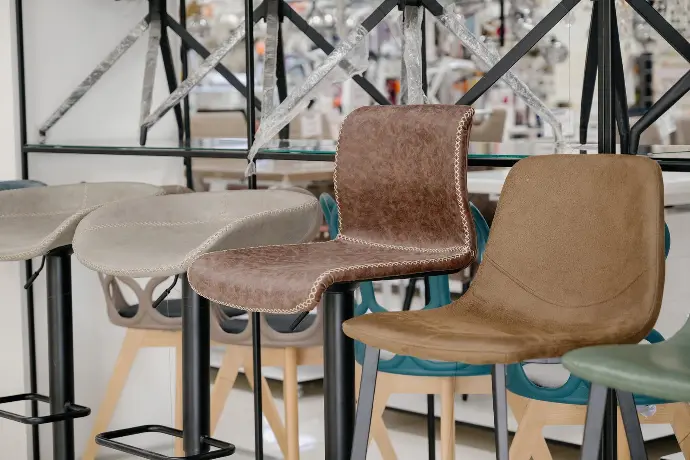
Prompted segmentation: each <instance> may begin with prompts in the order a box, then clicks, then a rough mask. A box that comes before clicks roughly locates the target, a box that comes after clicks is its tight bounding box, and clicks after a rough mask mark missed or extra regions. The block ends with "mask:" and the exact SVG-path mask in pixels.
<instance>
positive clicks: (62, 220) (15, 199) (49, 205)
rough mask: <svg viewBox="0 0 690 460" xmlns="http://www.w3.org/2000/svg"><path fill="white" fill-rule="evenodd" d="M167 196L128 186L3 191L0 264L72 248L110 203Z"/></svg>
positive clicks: (136, 185) (149, 188) (159, 191)
mask: <svg viewBox="0 0 690 460" xmlns="http://www.w3.org/2000/svg"><path fill="white" fill-rule="evenodd" d="M163 193H165V192H164V191H163V189H161V188H160V187H156V186H153V185H148V184H140V183H127V182H110V183H108V182H106V183H92V184H87V183H81V184H73V185H59V186H52V187H29V188H23V189H16V190H5V191H0V235H1V238H0V260H27V259H31V258H32V257H37V256H41V255H44V254H46V253H47V252H49V251H50V250H51V249H55V248H58V247H60V246H66V245H69V244H71V243H72V238H73V236H74V231H75V229H76V227H77V224H78V223H79V222H80V221H81V220H82V219H83V218H84V216H86V215H87V214H89V213H90V212H92V211H93V210H94V209H96V208H98V207H100V206H103V205H105V204H106V203H111V202H115V201H120V200H125V201H126V200H127V199H131V198H140V197H147V196H152V195H161V194H163Z"/></svg>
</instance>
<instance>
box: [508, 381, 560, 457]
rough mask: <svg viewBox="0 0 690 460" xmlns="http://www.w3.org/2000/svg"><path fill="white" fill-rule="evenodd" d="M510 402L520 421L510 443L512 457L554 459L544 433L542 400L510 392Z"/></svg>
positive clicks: (516, 417) (514, 413)
mask: <svg viewBox="0 0 690 460" xmlns="http://www.w3.org/2000/svg"><path fill="white" fill-rule="evenodd" d="M508 404H509V405H510V409H511V411H512V412H513V415H514V416H515V419H516V420H517V422H518V429H517V432H516V433H515V437H514V438H513V442H512V443H511V444H510V459H511V460H529V459H534V460H553V457H552V456H551V451H550V450H549V446H548V445H547V444H546V440H545V439H544V435H543V433H542V430H543V429H544V421H543V418H542V412H543V407H541V408H540V407H539V406H540V402H539V401H533V400H530V399H528V398H523V397H522V396H517V395H515V394H512V393H508ZM566 410H567V409H566Z"/></svg>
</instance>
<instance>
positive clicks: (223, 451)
mask: <svg viewBox="0 0 690 460" xmlns="http://www.w3.org/2000/svg"><path fill="white" fill-rule="evenodd" d="M143 433H162V434H167V435H170V436H174V437H176V438H182V437H183V432H182V431H181V430H176V429H175V428H169V427H167V426H162V425H142V426H136V427H133V428H124V429H122V430H115V431H108V432H105V433H101V434H99V435H98V436H96V444H98V445H99V446H105V447H109V448H111V449H114V450H118V451H120V452H124V453H126V454H129V455H134V456H135V457H139V458H146V459H148V460H174V459H179V460H211V459H214V458H223V457H229V456H230V455H232V454H234V453H235V446H233V445H232V444H230V443H227V442H224V441H219V440H217V439H213V438H209V437H206V436H204V437H202V438H201V443H202V444H204V445H206V446H208V447H215V448H216V450H214V451H209V452H204V453H201V454H196V455H191V456H189V457H169V456H167V455H163V454H159V453H157V452H151V451H150V450H146V449H142V448H141V447H134V446H130V445H129V444H125V443H123V442H120V441H116V439H119V438H124V437H127V436H134V435H137V434H143Z"/></svg>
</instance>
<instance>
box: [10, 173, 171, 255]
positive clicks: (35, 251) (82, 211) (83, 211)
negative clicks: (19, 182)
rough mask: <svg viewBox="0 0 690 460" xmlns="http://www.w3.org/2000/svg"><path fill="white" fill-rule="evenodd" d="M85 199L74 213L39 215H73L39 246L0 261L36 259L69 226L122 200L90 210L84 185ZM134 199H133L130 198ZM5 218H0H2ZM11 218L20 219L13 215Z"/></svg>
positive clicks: (163, 191)
mask: <svg viewBox="0 0 690 460" xmlns="http://www.w3.org/2000/svg"><path fill="white" fill-rule="evenodd" d="M83 185H84V198H83V199H82V204H81V205H80V206H79V208H77V209H75V210H73V211H63V212H58V213H49V214H43V213H37V214H36V215H35V216H36V217H38V216H45V215H60V214H68V213H72V214H71V215H70V216H69V217H68V218H67V219H65V220H64V221H62V223H61V224H60V225H59V226H58V227H57V228H56V229H55V230H53V231H52V232H50V233H49V234H48V235H47V236H46V237H45V238H43V239H42V240H41V241H40V242H39V243H38V244H36V245H34V246H32V247H31V248H30V249H29V250H26V251H24V252H21V253H18V254H12V255H11V256H9V257H8V256H0V260H22V259H23V260H28V259H30V258H32V257H35V256H37V255H40V254H42V253H44V252H47V251H48V248H49V246H50V245H51V243H52V242H54V241H55V240H56V239H57V238H58V237H59V236H60V234H61V233H62V232H64V231H65V229H67V228H68V227H69V226H71V225H72V224H73V223H74V222H75V221H80V220H81V219H83V218H84V216H86V215H87V214H89V213H90V212H92V211H93V210H95V209H98V208H100V207H101V206H105V205H107V204H111V203H116V202H118V201H122V200H112V201H106V202H104V203H99V204H96V205H94V206H91V207H89V208H84V207H83V205H84V204H85V203H86V186H87V185H88V184H86V183H84V184H83ZM155 195H156V196H157V195H165V190H163V189H160V188H159V190H158V191H157V192H156V193H155ZM128 199H132V198H128ZM1 217H3V216H0V218H1ZM11 217H19V216H15V215H12V216H11ZM21 217H34V215H31V214H27V215H25V216H21Z"/></svg>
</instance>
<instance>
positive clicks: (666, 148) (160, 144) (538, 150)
mask: <svg viewBox="0 0 690 460" xmlns="http://www.w3.org/2000/svg"><path fill="white" fill-rule="evenodd" d="M85 148H92V149H99V150H102V151H104V153H111V152H112V153H113V154H117V153H118V150H127V149H133V148H135V149H137V150H138V151H141V152H146V151H152V152H155V151H157V150H171V151H183V150H187V149H185V148H183V147H179V144H177V142H176V141H160V140H151V141H150V142H149V143H148V145H146V146H144V147H141V146H139V145H138V143H137V142H136V140H134V139H132V140H109V141H103V142H101V141H99V142H92V141H91V140H89V141H78V140H75V141H70V142H64V143H59V144H30V145H28V146H27V150H28V151H41V150H46V149H59V150H61V151H66V152H67V151H69V150H70V149H75V150H77V151H82V150H83V149H85ZM335 148H336V141H334V140H315V139H288V140H273V141H271V142H269V143H268V145H267V146H266V147H264V148H263V149H261V152H262V153H271V154H274V155H273V156H275V154H281V153H285V154H291V155H294V154H300V153H304V154H317V155H318V154H323V155H324V160H329V159H330V156H332V155H333V154H335ZM189 149H191V150H194V151H195V152H199V153H200V155H199V156H203V152H204V151H208V152H209V153H212V152H213V151H215V150H222V151H230V152H237V153H239V154H242V153H245V152H246V150H247V140H246V139H241V138H227V139H225V138H197V139H192V142H191V145H190V148H189ZM581 151H586V152H587V153H596V151H597V145H596V144H584V145H577V144H572V145H566V146H565V147H562V146H561V147H558V148H557V147H556V145H555V144H554V143H553V142H551V141H514V142H470V145H469V157H470V159H472V158H487V157H495V158H504V159H510V158H523V157H527V156H532V155H549V154H553V153H566V154H573V153H580V152H581ZM144 154H145V153H144ZM640 154H642V155H648V156H650V157H652V158H655V159H671V160H678V159H688V160H690V145H653V146H640Z"/></svg>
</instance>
